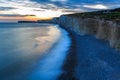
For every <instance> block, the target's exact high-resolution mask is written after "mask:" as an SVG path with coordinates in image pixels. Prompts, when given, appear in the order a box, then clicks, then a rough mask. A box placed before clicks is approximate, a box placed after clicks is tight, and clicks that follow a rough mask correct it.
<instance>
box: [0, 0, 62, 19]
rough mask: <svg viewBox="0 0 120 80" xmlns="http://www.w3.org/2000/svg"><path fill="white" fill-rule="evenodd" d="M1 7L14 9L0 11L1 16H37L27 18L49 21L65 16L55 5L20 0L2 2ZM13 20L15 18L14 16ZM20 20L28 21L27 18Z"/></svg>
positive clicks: (4, 0)
mask: <svg viewBox="0 0 120 80" xmlns="http://www.w3.org/2000/svg"><path fill="white" fill-rule="evenodd" d="M53 1H57V0H53ZM6 4H8V5H6ZM0 7H11V8H13V9H8V10H0V14H2V15H4V14H19V15H26V14H28V15H31V14H32V15H36V16H32V17H31V16H27V18H28V19H30V20H38V19H49V18H52V17H58V16H60V15H61V14H63V12H62V10H60V9H58V8H57V6H55V5H53V4H47V5H44V4H40V3H37V2H33V1H30V0H19V1H17V0H0ZM49 8H54V9H49ZM0 16H1V15H0ZM7 17H8V16H7ZM7 17H5V16H4V17H3V19H6V18H7ZM9 17H10V16H9ZM1 18H2V17H1ZM11 18H13V16H12V17H11ZM14 18H15V19H17V18H18V17H16V16H15V17H14ZM9 19H10V18H9ZM20 19H22V20H23V19H26V17H21V18H20Z"/></svg>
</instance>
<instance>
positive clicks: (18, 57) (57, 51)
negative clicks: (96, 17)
mask: <svg viewBox="0 0 120 80" xmlns="http://www.w3.org/2000/svg"><path fill="white" fill-rule="evenodd" d="M69 46H70V39H69V36H68V33H67V32H66V31H64V30H63V29H60V28H59V27H58V26H57V25H52V24H37V23H34V24H33V23H32V24H28V23H27V24H24V23H22V24H20V23H19V24H18V23H7V24H5V23H0V80H56V79H57V78H58V76H59V75H60V74H61V72H62V70H61V67H62V65H63V62H64V60H65V57H66V54H67V50H68V49H69Z"/></svg>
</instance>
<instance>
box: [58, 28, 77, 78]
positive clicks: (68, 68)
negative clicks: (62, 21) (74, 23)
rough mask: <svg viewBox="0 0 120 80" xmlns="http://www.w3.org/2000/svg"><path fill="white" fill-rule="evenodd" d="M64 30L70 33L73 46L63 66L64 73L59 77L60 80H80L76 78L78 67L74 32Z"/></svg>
mask: <svg viewBox="0 0 120 80" xmlns="http://www.w3.org/2000/svg"><path fill="white" fill-rule="evenodd" d="M60 27H61V26H60ZM61 28H63V27H61ZM63 29H64V30H66V31H67V32H68V33H69V37H70V39H71V46H70V49H69V50H68V54H67V57H66V60H65V61H64V64H63V66H62V70H63V72H62V74H61V75H60V76H59V78H58V80H78V79H77V78H76V77H75V68H76V66H77V51H76V40H75V35H74V32H73V31H71V30H68V29H65V28H63Z"/></svg>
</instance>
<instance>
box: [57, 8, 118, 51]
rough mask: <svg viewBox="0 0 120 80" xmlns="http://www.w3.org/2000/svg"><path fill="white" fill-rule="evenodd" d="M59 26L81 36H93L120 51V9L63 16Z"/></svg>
mask: <svg viewBox="0 0 120 80" xmlns="http://www.w3.org/2000/svg"><path fill="white" fill-rule="evenodd" d="M58 24H59V25H60V26H62V27H64V28H67V29H70V30H73V31H75V32H76V33H78V34H80V35H86V34H92V35H94V36H95V37H96V38H98V39H103V40H106V41H108V42H109V44H110V46H111V47H113V48H116V49H119V50H120V9H116V10H111V11H109V10H107V11H98V12H87V13H77V14H70V15H62V16H60V18H59V22H58Z"/></svg>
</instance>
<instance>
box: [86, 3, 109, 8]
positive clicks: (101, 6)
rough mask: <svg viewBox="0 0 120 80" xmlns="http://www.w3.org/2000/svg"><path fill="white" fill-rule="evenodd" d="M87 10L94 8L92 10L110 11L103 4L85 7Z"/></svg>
mask: <svg viewBox="0 0 120 80" xmlns="http://www.w3.org/2000/svg"><path fill="white" fill-rule="evenodd" d="M84 7H86V8H92V9H108V7H107V6H105V5H102V4H95V5H84Z"/></svg>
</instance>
